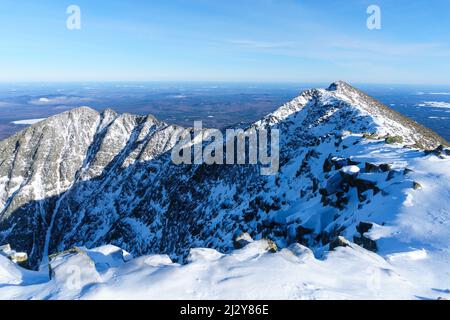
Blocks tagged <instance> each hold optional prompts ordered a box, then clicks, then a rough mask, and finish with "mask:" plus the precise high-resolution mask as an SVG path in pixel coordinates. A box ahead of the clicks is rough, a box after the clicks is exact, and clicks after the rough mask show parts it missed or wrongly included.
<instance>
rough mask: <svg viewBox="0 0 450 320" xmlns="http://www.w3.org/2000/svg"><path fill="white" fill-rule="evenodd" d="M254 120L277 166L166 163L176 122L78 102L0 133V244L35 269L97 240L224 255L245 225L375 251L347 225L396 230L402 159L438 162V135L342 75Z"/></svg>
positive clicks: (174, 254)
mask: <svg viewBox="0 0 450 320" xmlns="http://www.w3.org/2000/svg"><path fill="white" fill-rule="evenodd" d="M252 126H253V127H255V128H268V127H269V128H276V129H279V130H280V136H281V140H280V166H281V167H280V173H279V174H278V175H276V176H273V177H264V176H261V175H260V174H259V170H260V168H259V166H251V165H244V166H239V165H211V166H208V165H179V166H177V165H174V164H173V163H172V162H171V159H170V151H171V149H172V148H173V146H174V141H175V139H174V137H175V136H176V135H177V134H179V132H180V131H181V130H183V128H181V127H178V126H174V125H168V124H166V123H163V122H161V121H158V120H157V119H155V118H154V117H152V116H146V117H142V116H135V115H130V114H122V115H119V114H116V113H115V112H114V111H112V110H110V109H108V110H105V111H104V112H103V113H98V112H96V111H94V110H92V109H90V108H86V107H84V108H79V109H75V110H72V111H69V112H66V113H63V114H60V115H57V116H54V117H51V118H48V119H46V120H44V121H42V122H40V123H37V124H35V125H33V126H31V127H29V128H27V129H25V130H24V131H22V132H20V133H18V134H16V135H14V136H13V137H11V138H9V139H6V140H4V141H2V142H0V244H3V243H5V244H6V243H9V244H11V246H12V247H13V248H14V249H15V250H17V251H23V252H26V253H27V254H28V256H29V265H30V266H31V267H33V268H38V267H39V265H41V264H42V263H45V262H46V261H47V257H48V255H50V254H52V253H56V252H60V251H64V250H67V249H70V248H72V247H74V246H86V247H88V248H92V247H97V246H100V245H104V244H114V245H117V246H119V247H121V248H123V249H125V250H127V251H129V252H130V253H132V254H133V255H135V256H139V255H142V254H149V253H166V254H168V255H169V256H170V257H171V258H172V259H173V260H175V261H180V262H182V261H184V260H185V259H186V257H187V256H188V254H189V250H190V249H191V248H195V247H208V248H214V249H217V250H220V251H223V252H229V251H230V250H232V249H233V246H234V240H235V239H236V237H238V236H240V235H242V234H243V233H247V234H248V235H249V236H250V237H251V238H254V239H262V238H267V239H271V241H273V243H274V244H276V245H277V247H285V246H288V245H289V244H290V243H292V242H300V243H303V244H305V245H307V246H309V247H311V248H313V249H314V250H316V251H317V252H318V253H319V254H320V252H321V250H327V249H330V246H331V247H333V246H334V245H336V243H338V244H339V241H338V240H339V238H338V237H339V236H346V237H347V238H349V239H350V240H354V241H356V242H358V241H359V243H360V244H361V245H364V243H366V246H373V244H372V243H371V242H370V241H369V240H371V238H370V237H365V236H364V233H358V232H357V229H356V227H357V226H360V223H361V222H364V221H370V224H371V225H372V226H373V228H375V229H376V228H378V226H379V227H380V228H382V229H383V223H384V224H385V225H389V224H392V226H395V222H394V221H395V219H396V217H397V214H398V213H399V212H401V210H403V208H404V203H405V202H407V201H408V194H409V192H410V191H409V190H414V189H415V188H417V189H419V187H418V185H421V184H420V183H419V182H417V181H415V180H414V179H415V178H420V176H419V177H415V173H414V172H413V169H412V168H410V165H411V161H410V160H409V159H412V158H414V159H415V158H418V159H419V158H423V157H433V156H436V155H438V156H440V157H443V158H444V159H442V161H445V158H446V157H447V153H446V152H447V151H446V149H445V148H443V147H441V148H440V149H438V147H439V146H440V145H448V143H447V142H446V141H445V140H444V139H442V138H440V137H439V136H438V135H437V134H435V133H434V132H432V131H431V130H429V129H426V128H424V127H422V126H420V125H418V124H416V123H415V122H413V121H412V120H410V119H407V118H405V117H403V116H401V115H400V114H398V113H396V112H395V111H393V110H391V109H389V108H388V107H386V106H383V105H382V104H381V103H379V102H378V101H376V100H374V99H372V98H370V97H368V96H367V95H365V94H364V93H362V92H361V91H359V90H357V89H355V88H353V87H351V86H350V85H348V84H346V83H344V82H337V83H334V84H332V85H331V86H330V87H329V88H328V89H312V90H307V91H305V92H303V93H302V94H301V95H300V96H299V97H297V98H295V99H294V100H293V101H291V102H289V103H287V104H286V105H284V106H282V107H281V108H279V109H278V110H276V111H275V112H273V113H272V114H270V115H268V116H266V117H265V118H264V119H262V120H261V121H259V122H257V123H255V124H254V125H252ZM405 146H406V147H405ZM425 149H426V150H431V151H429V154H425V153H424V152H423V150H425ZM439 150H440V151H439ZM351 166H353V167H356V168H358V169H355V168H353V169H354V170H355V172H356V171H357V172H356V173H355V174H349V172H348V171H347V170H348V168H349V167H351ZM405 190H406V191H405ZM400 191H402V192H401V194H397V192H400ZM393 194H395V197H397V198H396V199H393V197H392V198H391V197H390V196H392V195H393ZM399 199H400V200H399ZM381 202H387V206H388V207H391V208H392V212H391V215H390V216H387V217H386V216H385V213H384V212H381V210H379V207H377V206H379V203H381ZM369 231H370V230H368V231H367V232H369ZM354 237H359V238H358V239H359V240H355V239H356V238H355V239H354ZM386 237H388V236H386ZM389 237H394V238H395V237H396V236H394V235H393V233H389ZM336 241H337V242H336ZM374 241H375V240H374ZM395 241H404V239H401V240H399V239H397V238H396V240H395ZM415 241H425V238H421V237H419V236H418V237H417V238H416V239H415ZM363 242H364V243H363ZM377 250H381V251H382V250H383V246H381V247H377Z"/></svg>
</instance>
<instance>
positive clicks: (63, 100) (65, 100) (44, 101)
mask: <svg viewBox="0 0 450 320" xmlns="http://www.w3.org/2000/svg"><path fill="white" fill-rule="evenodd" d="M92 101H93V99H91V98H80V97H68V96H58V97H51V98H47V97H41V98H37V99H33V100H31V101H30V102H29V103H30V104H33V105H38V106H47V105H56V104H69V105H74V104H79V103H84V102H92Z"/></svg>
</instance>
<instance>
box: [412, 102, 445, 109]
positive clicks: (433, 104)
mask: <svg viewBox="0 0 450 320" xmlns="http://www.w3.org/2000/svg"><path fill="white" fill-rule="evenodd" d="M419 107H433V108H445V109H450V103H449V102H441V101H425V102H424V103H421V104H419Z"/></svg>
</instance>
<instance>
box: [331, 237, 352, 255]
mask: <svg viewBox="0 0 450 320" xmlns="http://www.w3.org/2000/svg"><path fill="white" fill-rule="evenodd" d="M348 246H350V244H349V242H348V240H347V239H345V238H344V237H341V236H339V237H337V238H335V239H333V240H331V241H330V251H333V250H335V249H336V248H338V247H348Z"/></svg>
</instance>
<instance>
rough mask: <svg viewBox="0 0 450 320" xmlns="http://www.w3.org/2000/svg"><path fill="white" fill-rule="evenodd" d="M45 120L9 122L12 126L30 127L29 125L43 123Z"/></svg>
mask: <svg viewBox="0 0 450 320" xmlns="http://www.w3.org/2000/svg"><path fill="white" fill-rule="evenodd" d="M44 120H45V118H43V119H26V120H17V121H13V122H11V123H12V124H16V125H31V124H35V123H38V122H41V121H44Z"/></svg>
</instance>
